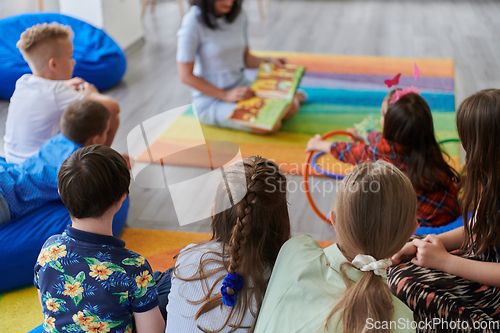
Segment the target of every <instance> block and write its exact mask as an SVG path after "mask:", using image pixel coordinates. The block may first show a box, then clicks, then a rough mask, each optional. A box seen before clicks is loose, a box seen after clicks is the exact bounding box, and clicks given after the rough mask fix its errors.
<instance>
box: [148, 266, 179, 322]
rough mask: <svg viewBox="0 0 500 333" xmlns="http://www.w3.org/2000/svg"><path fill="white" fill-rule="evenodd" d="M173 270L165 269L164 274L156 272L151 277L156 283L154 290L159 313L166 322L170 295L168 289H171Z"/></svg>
mask: <svg viewBox="0 0 500 333" xmlns="http://www.w3.org/2000/svg"><path fill="white" fill-rule="evenodd" d="M173 270H174V268H173V267H172V268H170V269H167V270H166V271H165V272H163V273H162V272H160V271H156V272H154V273H153V276H154V278H155V281H156V289H157V290H158V302H159V305H158V306H159V307H160V312H161V314H162V316H163V319H165V322H167V304H168V294H170V288H171V287H172V271H173Z"/></svg>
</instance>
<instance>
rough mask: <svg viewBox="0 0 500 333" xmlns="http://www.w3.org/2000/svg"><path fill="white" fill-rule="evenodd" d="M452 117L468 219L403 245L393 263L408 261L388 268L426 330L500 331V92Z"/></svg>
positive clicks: (471, 101) (480, 96)
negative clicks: (429, 324)
mask: <svg viewBox="0 0 500 333" xmlns="http://www.w3.org/2000/svg"><path fill="white" fill-rule="evenodd" d="M456 119H457V129H458V135H459V137H460V141H461V142H462V144H463V147H464V150H465V153H466V155H465V161H466V164H465V169H466V173H467V176H466V179H465V188H464V196H463V199H462V201H461V206H462V215H463V216H464V221H465V222H466V223H465V225H464V226H463V227H461V228H458V229H455V230H452V231H449V232H446V233H443V234H440V235H437V236H436V235H429V236H427V237H426V238H425V239H423V240H419V239H415V240H413V241H412V242H411V243H408V244H406V245H405V247H404V248H403V250H402V251H401V252H400V253H398V254H397V255H396V256H394V258H393V261H394V262H395V263H400V262H401V261H408V260H410V259H411V262H404V263H402V264H400V265H398V266H396V267H394V268H392V269H391V271H390V273H389V283H390V286H391V289H392V291H393V293H394V294H395V295H396V296H397V297H399V299H401V300H402V301H403V302H405V303H406V304H407V305H408V306H409V307H410V308H411V309H412V310H413V311H414V316H415V319H416V320H419V321H423V322H424V321H425V322H433V323H440V324H436V325H433V326H432V328H430V329H428V330H426V331H425V332H454V333H457V332H460V333H462V332H463V333H465V332H483V333H486V332H499V331H500V292H499V290H500V289H499V288H500V233H499V230H500V192H499V191H500V173H499V171H498V170H499V166H500V149H499V146H498V143H499V142H500V131H499V128H500V89H490V90H483V91H480V92H478V93H476V94H474V95H472V96H470V97H468V98H467V99H466V100H464V101H463V102H462V104H461V105H460V106H459V108H458V110H457V116H456ZM466 216H469V217H473V218H471V219H470V220H469V219H466V218H465V217H466ZM455 250H459V251H458V252H459V253H456V251H455ZM460 250H466V251H465V253H464V251H460ZM454 252H455V255H454V254H453V253H454ZM457 323H458V324H457ZM460 323H461V324H460ZM445 325H446V326H445ZM452 325H454V327H453V326H452Z"/></svg>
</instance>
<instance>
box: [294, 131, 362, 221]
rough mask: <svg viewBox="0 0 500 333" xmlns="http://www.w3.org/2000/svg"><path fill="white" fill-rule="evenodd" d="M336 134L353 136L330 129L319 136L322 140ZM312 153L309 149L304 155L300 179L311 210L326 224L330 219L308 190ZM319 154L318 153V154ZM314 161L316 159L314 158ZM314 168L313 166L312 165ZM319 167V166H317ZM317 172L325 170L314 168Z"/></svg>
mask: <svg viewBox="0 0 500 333" xmlns="http://www.w3.org/2000/svg"><path fill="white" fill-rule="evenodd" d="M337 135H343V136H348V137H350V138H353V137H352V134H351V133H349V132H347V131H330V132H328V133H325V134H323V135H322V136H321V138H322V139H323V140H325V139H328V138H330V137H332V136H337ZM313 154H314V152H312V151H310V152H308V153H307V155H306V160H305V162H304V164H303V165H302V180H303V182H304V191H305V192H306V198H307V202H309V205H310V206H311V208H312V210H313V211H314V212H315V213H316V215H318V216H319V218H320V219H322V220H323V221H325V222H326V223H328V224H331V222H330V219H328V218H327V217H326V216H325V215H324V214H323V213H322V212H321V211H320V210H319V209H318V206H316V204H315V203H314V200H313V198H312V196H311V192H310V190H309V170H310V167H309V166H311V159H312V157H313ZM318 155H320V154H318ZM318 157H319V156H316V159H317V158H318ZM315 161H316V160H315ZM313 168H314V166H313ZM318 168H319V167H318ZM315 170H317V171H318V172H320V173H323V172H326V171H324V170H322V169H316V168H315ZM323 174H324V173H323ZM337 176H340V175H337Z"/></svg>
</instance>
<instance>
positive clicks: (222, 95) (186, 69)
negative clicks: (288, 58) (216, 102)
mask: <svg viewBox="0 0 500 333" xmlns="http://www.w3.org/2000/svg"><path fill="white" fill-rule="evenodd" d="M193 68H194V62H177V71H178V72H179V78H180V79H181V81H182V83H184V84H187V85H188V86H190V87H192V88H194V89H196V90H198V91H199V92H201V93H202V94H204V95H207V96H210V97H213V98H216V99H220V100H223V101H226V102H229V103H236V102H239V101H242V100H245V99H249V98H251V97H253V96H254V93H253V91H252V90H250V88H248V87H245V86H241V87H236V88H234V89H232V90H224V89H220V88H217V87H216V86H214V85H213V84H211V83H209V82H207V81H205V80H204V79H202V78H201V77H199V76H196V75H194V74H193Z"/></svg>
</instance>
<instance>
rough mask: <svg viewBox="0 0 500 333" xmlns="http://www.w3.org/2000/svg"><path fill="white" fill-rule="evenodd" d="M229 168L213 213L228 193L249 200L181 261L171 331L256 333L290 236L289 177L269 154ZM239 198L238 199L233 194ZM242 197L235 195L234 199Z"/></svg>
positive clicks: (226, 213) (219, 220)
mask: <svg viewBox="0 0 500 333" xmlns="http://www.w3.org/2000/svg"><path fill="white" fill-rule="evenodd" d="M238 163H243V168H244V173H243V172H241V170H242V168H241V164H236V165H233V166H232V167H229V168H228V169H226V170H224V173H225V179H224V182H222V183H221V184H220V185H219V188H218V190H217V193H216V197H215V203H214V211H215V212H217V211H221V210H223V209H221V207H224V205H226V204H227V201H228V199H227V197H228V194H230V197H231V198H235V197H236V196H235V193H243V199H242V200H241V201H240V202H235V203H234V205H233V206H232V207H231V208H229V209H226V210H223V211H222V212H221V213H219V214H216V215H214V216H213V218H212V238H211V240H210V241H209V242H205V243H201V244H197V245H194V244H191V245H189V246H188V247H186V248H185V249H183V250H182V251H181V252H180V254H179V256H178V259H177V263H176V266H175V269H174V273H173V277H172V287H171V291H170V294H169V301H168V306H167V313H168V315H167V316H168V318H167V329H166V332H168V333H170V332H174V333H180V332H200V331H202V332H252V331H253V328H254V322H255V318H257V315H258V313H259V309H260V305H261V303H262V299H263V298H264V293H265V292H266V288H267V283H268V280H269V276H270V274H271V271H272V269H273V266H274V262H275V261H276V257H277V256H278V252H279V250H280V248H281V246H282V245H283V244H284V243H285V242H286V241H287V240H288V239H289V238H290V221H289V216H288V204H287V199H286V184H287V183H286V177H285V175H284V174H283V173H282V172H281V171H280V169H279V167H278V166H277V165H276V164H275V163H273V162H271V161H269V160H267V159H265V158H262V157H255V156H254V157H250V158H247V159H245V160H243V162H238ZM231 200H233V199H231ZM235 200H236V199H235Z"/></svg>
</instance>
